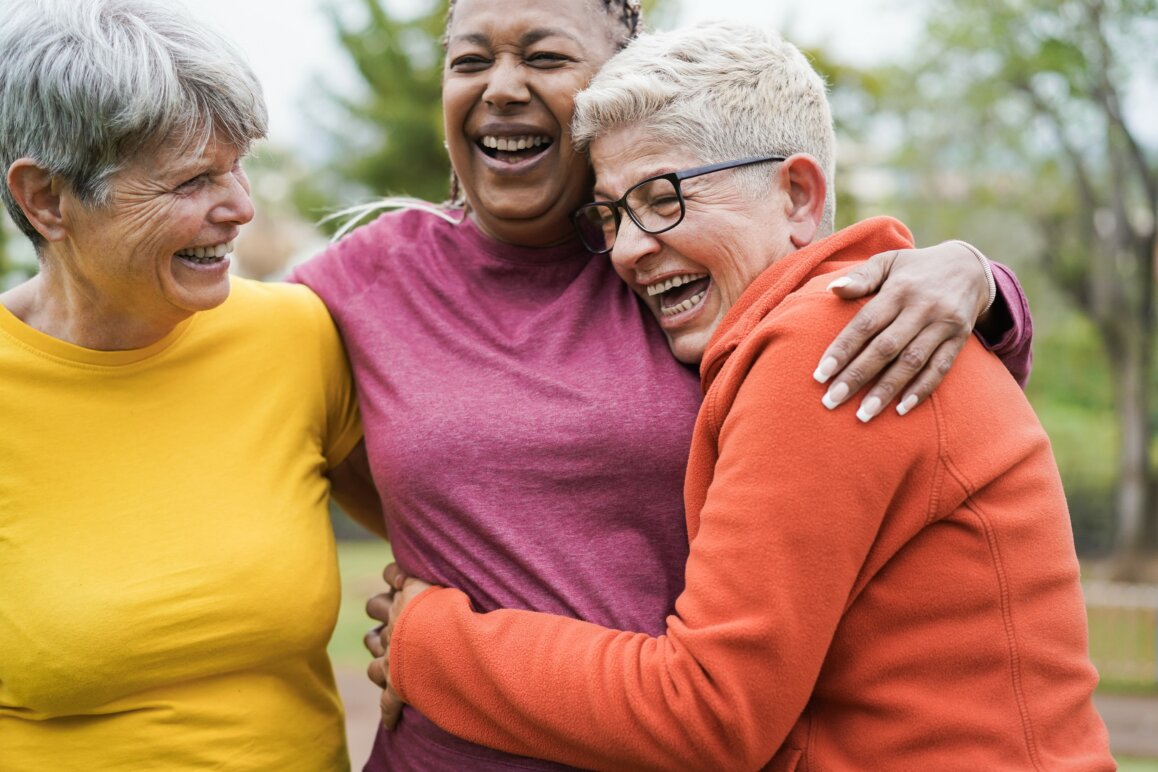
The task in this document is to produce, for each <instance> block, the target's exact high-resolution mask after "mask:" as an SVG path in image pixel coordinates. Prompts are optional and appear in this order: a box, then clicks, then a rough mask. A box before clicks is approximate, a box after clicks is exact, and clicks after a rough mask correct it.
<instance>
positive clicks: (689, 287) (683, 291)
mask: <svg viewBox="0 0 1158 772" xmlns="http://www.w3.org/2000/svg"><path fill="white" fill-rule="evenodd" d="M711 283H712V279H711V277H710V276H709V275H708V274H706V273H685V274H681V275H679V276H671V277H669V278H667V279H664V280H663V281H658V282H656V283H655V284H650V285H648V287H647V295H648V297H653V298H656V299H657V302H658V303H659V312H660V314H662V315H663V316H665V317H666V316H675V315H676V314H682V313H684V312H685V311H690V310H692V309H693V308H695V307H696V306H698V305H699V304H700V303H702V302H704V298H705V297H707V294H708V287H710V286H711Z"/></svg>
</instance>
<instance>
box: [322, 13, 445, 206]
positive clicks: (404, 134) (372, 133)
mask: <svg viewBox="0 0 1158 772" xmlns="http://www.w3.org/2000/svg"><path fill="white" fill-rule="evenodd" d="M335 2H336V0H335ZM351 8H353V9H354V10H357V11H360V15H361V16H362V18H361V19H360V20H359V21H358V22H351V21H348V19H347V17H348V16H349V15H350V13H349V12H350V10H351ZM446 8H447V2H446V0H430V1H429V2H427V3H426V5H425V7H424V9H423V11H422V12H420V13H419V15H417V16H415V17H414V18H409V19H399V18H397V17H396V16H394V15H392V14H391V13H390V12H389V11H388V10H387V8H386V7H385V6H384V5H383V3H382V0H347V1H346V2H343V3H341V5H340V6H339V5H337V4H335V5H331V6H330V9H329V13H330V18H331V19H332V21H333V24H334V28H335V30H336V32H337V34H338V37H339V39H340V40H341V42H342V46H343V47H344V49H345V50H346V52H347V53H348V54H349V56H350V59H351V61H352V62H353V64H354V66H355V67H356V68H357V70H358V72H359V74H360V75H361V76H362V80H363V84H364V86H365V89H366V91H365V93H364V94H363V95H360V96H359V97H354V98H351V97H345V96H339V95H333V97H332V98H333V100H334V101H335V102H336V103H337V105H338V107H339V109H340V112H341V113H342V116H343V118H342V120H341V123H340V125H339V126H337V127H335V128H334V129H333V133H334V138H335V140H337V141H336V146H337V148H338V150H337V154H338V155H337V159H336V163H335V168H336V170H337V171H338V173H339V174H340V175H341V176H342V177H344V178H345V179H346V180H350V181H353V182H356V183H358V184H359V185H360V186H362V188H364V189H365V190H366V191H368V192H369V193H370V194H372V195H385V194H399V195H403V194H404V195H411V196H417V197H419V198H425V199H428V200H431V201H442V200H443V199H445V198H446V195H447V181H448V179H449V175H450V162H449V160H448V159H447V156H446V151H445V149H444V148H443V130H442V109H441V104H440V97H441V83H442V44H441V40H442V34H443V27H444V24H445V20H446Z"/></svg>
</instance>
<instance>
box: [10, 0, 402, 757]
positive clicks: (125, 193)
mask: <svg viewBox="0 0 1158 772" xmlns="http://www.w3.org/2000/svg"><path fill="white" fill-rule="evenodd" d="M6 12H8V13H10V14H11V15H10V16H8V17H7V18H6V19H5V20H4V22H3V24H2V25H0V168H3V169H4V170H5V172H6V175H5V177H4V181H3V184H0V193H2V194H3V199H4V203H5V206H6V207H7V209H8V211H9V213H10V214H11V215H12V216H13V218H14V219H15V221H16V223H17V224H18V226H19V227H20V228H21V229H22V230H23V232H24V233H25V234H26V235H27V236H28V238H29V239H31V240H32V243H33V244H34V245H35V248H36V251H37V254H38V257H39V261H40V273H39V274H38V275H37V276H36V277H34V278H32V279H31V280H29V281H28V282H26V283H24V284H21V285H19V286H17V287H15V288H13V289H11V290H9V291H7V292H4V293H3V294H0V427H2V428H0V652H2V654H0V769H3V770H17V771H21V772H23V771H25V770H27V771H29V772H32V771H36V772H41V771H43V772H48V771H49V770H51V771H52V772H61V771H62V770H85V772H90V771H91V770H133V772H139V771H140V770H153V769H164V770H181V769H228V770H231V771H234V772H236V771H237V770H263V771H264V770H275V769H276V770H281V771H283V772H284V771H285V770H304V771H308V772H319V771H320V770H335V769H345V768H348V766H349V762H348V760H347V756H346V748H345V742H344V730H343V720H342V711H341V707H340V703H339V700H338V695H337V690H336V688H335V684H334V678H333V674H332V672H331V668H330V664H329V661H328V660H327V657H326V651H325V646H326V643H327V641H328V640H329V637H330V634H331V632H332V630H333V626H334V621H335V619H336V615H337V609H338V574H337V565H336V557H335V550H334V544H333V537H332V534H331V531H330V526H329V520H328V516H327V500H328V493H329V490H330V486H331V483H332V482H333V483H335V484H339V483H342V484H345V485H346V486H347V489H351V488H350V486H351V485H353V486H354V487H355V489H357V488H356V483H357V481H358V480H360V479H361V477H360V474H359V471H360V468H362V467H364V451H363V450H362V446H361V436H362V435H361V426H360V423H359V418H358V414H357V409H356V405H355V400H354V393H353V387H352V381H351V377H350V373H349V369H348V366H347V363H346V361H345V359H344V354H343V352H342V349H341V344H340V341H339V338H338V335H337V333H336V331H335V329H334V327H333V324H332V322H331V320H330V318H329V316H328V314H327V313H326V310H325V308H324V307H323V305H322V303H321V301H320V300H318V298H317V297H316V296H314V295H313V294H312V293H311V292H310V291H309V290H307V289H305V288H304V287H300V286H289V285H285V286H269V285H260V284H255V283H251V282H246V281H242V280H238V279H233V280H232V281H231V280H230V278H229V276H228V267H229V253H230V251H231V245H232V242H233V239H234V237H235V236H236V235H237V232H238V229H239V227H240V226H241V225H242V224H243V223H245V222H247V221H248V220H249V219H250V218H251V217H252V215H253V208H252V205H251V203H250V198H249V183H248V181H247V180H246V177H245V173H244V172H243V171H242V169H241V165H240V164H241V158H242V157H243V156H244V155H245V153H246V150H247V147H248V146H249V144H250V142H251V141H252V140H254V139H256V138H259V137H261V136H263V135H264V134H265V131H266V109H265V106H264V104H263V101H262V96H261V89H260V87H259V86H258V83H257V81H256V80H255V78H254V76H253V74H252V72H250V70H249V68H248V67H247V66H246V65H245V64H244V62H243V61H242V59H241V58H240V56H238V55H237V54H236V53H235V52H234V51H233V50H232V49H231V48H230V47H229V46H228V45H227V44H225V43H224V42H223V41H222V40H220V39H219V38H218V37H216V36H215V35H213V34H212V33H211V32H209V31H208V30H206V29H204V28H203V27H202V26H200V25H198V24H197V23H195V22H193V21H190V20H189V19H188V18H186V17H185V16H184V15H182V14H180V13H177V12H175V11H174V10H172V9H171V8H168V7H165V6H163V5H161V4H151V3H149V4H146V3H144V2H140V0H38V1H37V2H31V3H22V4H18V5H11V6H9V8H8V9H7V11H6ZM357 490H359V491H360V493H359V496H358V497H356V498H343V503H344V504H348V505H349V506H348V507H347V508H348V509H352V510H353V511H354V512H355V513H364V514H368V515H369V518H368V519H376V520H377V521H378V522H380V519H379V518H378V517H377V511H376V509H377V508H376V501H375V500H374V499H373V498H372V495H369V496H368V495H366V492H365V491H364V490H362V489H357ZM291 616H292V617H293V618H294V619H295V620H296V623H295V624H294V625H292V626H286V625H284V624H282V623H283V622H284V620H285V619H286V618H287V617H291Z"/></svg>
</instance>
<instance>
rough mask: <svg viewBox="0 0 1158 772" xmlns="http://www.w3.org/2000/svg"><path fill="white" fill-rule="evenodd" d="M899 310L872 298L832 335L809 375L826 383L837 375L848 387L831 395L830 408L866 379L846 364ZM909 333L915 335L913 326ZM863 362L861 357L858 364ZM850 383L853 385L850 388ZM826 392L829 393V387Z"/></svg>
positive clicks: (860, 351)
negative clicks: (832, 400) (835, 395)
mask: <svg viewBox="0 0 1158 772" xmlns="http://www.w3.org/2000/svg"><path fill="white" fill-rule="evenodd" d="M900 310H901V307H900V306H899V305H898V304H896V303H892V302H890V301H888V300H887V299H886V298H884V297H882V296H880V295H878V296H876V297H874V298H873V299H872V300H870V301H869V302H867V303H865V304H864V306H862V307H861V309H860V310H859V311H857V312H856V315H855V316H854V317H853V318H852V319H851V320H849V322H848V324H846V325H845V326H844V329H842V330H841V331H840V332H839V333H837V336H836V338H835V339H834V340H833V341H832V343H830V344H829V345H828V348H827V349H825V350H824V353H823V354H821V356H820V364H819V365H817V367H816V371H815V372H814V373H813V374H812V377H813V378H814V379H815V380H816V381H817V382H819V383H827V382H828V380H829V379H830V378H832V377H833V376H835V375H841V376H842V378H841V380H842V381H844V383H845V385H846V386H847V387H848V391H847V393H844V394H841V395H837V397H835V398H834V399H835V402H834V404H832V405H831V407H836V406H837V405H839V404H840V403H841V402H844V400H846V399H848V397H849V395H851V394H854V393H856V390H857V389H858V388H860V387H861V386H863V385H864V383H865V380H866V379H865V378H864V375H863V374H861V373H849V372H848V368H849V367H850V363H851V362H854V361H855V359H856V358H857V355H858V354H861V355H862V356H863V353H862V352H863V351H864V349H865V348H866V344H868V343H869V342H870V341H875V340H876V339H877V338H879V337H880V333H881V331H882V330H884V329H886V328H887V327H888V326H889V325H891V324H892V323H893V322H894V321H895V320H896V318H897V314H898V313H899V312H900ZM913 332H914V334H915V332H916V330H915V329H914V331H913ZM910 337H911V336H910ZM892 340H893V339H891V338H890V339H888V340H885V341H881V343H880V344H879V345H878V349H881V348H882V347H884V346H886V345H887V344H888V343H889V342H890V341H892ZM905 342H907V341H905ZM896 343H899V341H896ZM899 350H900V347H899V346H898V348H897V351H899ZM866 361H867V360H862V362H861V367H863V366H864V364H865V362H866ZM877 370H878V371H879V370H880V368H879V367H878V368H877ZM854 384H855V385H856V388H853V386H854ZM836 386H837V384H835V383H834V384H833V387H834V388H835V387H836ZM829 391H830V392H831V391H832V389H830V390H829ZM825 404H826V405H827V404H828V403H825Z"/></svg>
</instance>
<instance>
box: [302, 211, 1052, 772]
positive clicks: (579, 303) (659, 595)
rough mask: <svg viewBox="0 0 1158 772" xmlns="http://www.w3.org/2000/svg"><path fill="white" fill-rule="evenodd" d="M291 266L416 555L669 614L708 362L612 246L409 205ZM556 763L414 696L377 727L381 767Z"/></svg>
mask: <svg viewBox="0 0 1158 772" xmlns="http://www.w3.org/2000/svg"><path fill="white" fill-rule="evenodd" d="M454 216H455V217H456V218H458V217H461V213H457V212H456V213H454ZM997 268H998V270H997V271H996V272H995V274H996V276H997V280H998V282H999V285H1000V287H1001V290H1002V294H1003V302H1006V304H1007V307H1008V308H1009V310H1010V314H1011V316H1012V318H1013V327H1012V328H1011V329H1010V330H1009V331H1007V333H1006V335H1004V337H1003V339H1002V340H1001V341H999V342H998V344H997V346H996V350H997V351H998V353H999V355H1001V356H1002V357H1003V359H1005V361H1006V365H1007V367H1009V368H1010V369H1011V370H1012V371H1013V372H1014V373H1015V375H1016V376H1018V377H1019V380H1022V381H1023V382H1024V378H1025V376H1026V375H1027V373H1028V363H1029V338H1030V327H1029V315H1028V309H1027V308H1026V306H1025V300H1024V295H1023V294H1022V293H1021V291H1020V288H1019V287H1018V286H1017V282H1016V279H1014V278H1013V277H1012V275H1010V274H1008V273H1007V272H1006V271H1004V270H1003V269H1002V268H1001V267H1000V266H997ZM293 278H294V279H295V280H297V281H301V282H303V283H305V284H307V285H308V286H310V287H311V288H313V290H314V291H315V292H317V293H318V295H320V296H321V298H322V300H324V301H325V303H326V306H327V307H328V308H329V309H330V313H331V314H332V315H333V317H334V319H335V321H336V322H337V325H338V327H339V329H340V330H341V333H342V337H343V339H344V341H345V344H346V348H347V350H348V352H349V355H350V360H351V363H352V365H353V369H354V375H355V379H356V382H357V387H358V392H359V401H360V403H361V408H362V418H363V422H364V424H365V428H366V443H367V447H368V450H369V454H370V464H371V467H372V470H373V473H374V481H375V483H376V484H377V486H378V490H379V491H380V493H381V496H382V501H383V505H384V511H385V518H386V523H387V526H388V527H389V530H390V538H391V542H392V544H393V549H394V556H395V558H396V559H397V561H398V563H399V564H400V565H401V566H402V568H403V569H404V570H405V571H406V572H407V573H409V574H413V575H414V576H418V577H421V578H423V579H426V580H428V581H431V582H434V583H436V584H442V585H448V586H452V587H457V588H459V589H461V590H463V591H464V592H466V593H467V595H469V596H470V598H471V599H472V601H473V602H474V605H475V607H476V608H477V609H478V610H480V611H488V610H491V609H495V608H500V607H501V608H520V609H531V610H535V611H544V612H550V613H555V614H562V615H566V616H570V617H577V618H580V619H585V620H588V621H591V622H594V623H596V624H599V625H602V626H605V627H612V628H617V629H623V630H631V631H638V632H645V633H648V634H650V635H659V634H661V633H663V631H664V630H665V629H666V623H665V617H666V616H667V614H669V613H670V612H671V611H672V608H673V605H674V601H675V598H676V596H677V595H679V593H680V591H681V590H682V588H683V569H684V563H685V561H686V559H687V552H688V546H687V531H686V527H685V521H684V513H683V476H684V469H685V466H686V463H687V455H688V449H689V447H690V444H691V434H692V426H693V424H694V422H695V414H696V411H697V409H698V407H699V402H700V389H699V378H698V375H697V373H696V372H695V371H694V370H692V369H689V368H687V367H685V366H683V365H681V364H679V363H678V362H676V360H675V359H674V358H673V357H672V355H671V353H670V352H669V349H668V346H667V343H666V341H665V339H664V337H663V334H662V333H661V332H660V331H659V328H658V326H657V325H656V324H655V322H654V320H653V319H652V318H651V315H650V313H649V312H648V311H647V310H646V309H645V308H643V306H642V305H641V304H640V303H639V302H638V301H637V299H636V298H635V296H634V295H633V294H632V293H631V291H630V290H629V289H628V288H627V287H626V285H625V284H623V283H622V282H621V281H620V280H619V278H618V277H617V276H616V275H615V272H614V271H613V270H612V268H611V263H610V261H609V260H608V259H606V258H604V257H592V256H591V255H589V254H588V253H587V252H586V251H585V250H584V249H583V248H582V247H580V246H579V244H578V243H577V242H574V241H573V242H568V243H567V244H564V245H562V246H559V247H553V248H547V249H532V248H526V247H517V246H512V245H508V244H502V243H499V242H496V241H494V240H492V239H490V238H488V237H486V236H484V235H483V234H481V233H480V232H479V231H478V229H477V228H476V227H475V225H474V224H473V223H471V222H470V221H466V222H463V223H462V224H460V225H453V224H451V223H449V222H447V221H446V220H444V219H442V218H441V217H438V216H436V215H433V214H431V213H429V212H425V211H421V210H409V211H402V212H395V213H391V214H387V215H384V216H382V217H380V218H379V219H378V220H376V221H375V222H373V223H371V224H370V225H367V226H365V227H362V228H359V229H358V230H356V231H354V233H352V234H351V235H350V236H348V237H347V238H345V239H344V240H342V241H341V242H339V243H337V244H335V245H333V246H331V247H330V248H329V249H328V250H327V251H326V252H325V253H323V254H322V255H321V256H319V257H318V258H316V259H314V260H312V261H310V262H309V263H306V264H305V265H303V266H300V267H299V268H298V269H297V270H296V271H295V274H294V277H293ZM800 377H801V378H808V377H810V374H809V373H801V375H800ZM817 399H819V392H818V397H817ZM594 709H597V707H595V708H594ZM560 768H561V767H560V766H559V765H556V764H552V763H550V762H545V761H539V760H534V759H528V758H524V757H520V756H511V755H508V754H505V753H502V752H500V751H495V750H492V749H489V748H485V747H483V746H479V745H475V744H473V743H470V742H467V741H465V740H462V739H459V738H457V737H455V736H453V735H451V734H449V733H447V732H444V731H442V730H441V729H439V728H438V727H436V726H435V725H434V724H432V723H431V722H430V721H428V720H427V719H425V718H424V717H423V716H422V715H421V714H419V713H418V711H416V710H414V709H413V708H412V707H410V706H407V707H406V708H405V710H404V712H403V717H402V720H401V721H400V722H399V724H398V727H397V728H396V729H395V730H394V731H391V732H387V731H384V730H379V733H378V738H377V740H376V742H375V746H374V751H373V754H372V756H371V760H370V762H369V764H368V765H367V767H366V769H367V770H375V771H376V770H386V769H391V770H416V771H417V770H424V771H432V770H433V771H436V770H460V769H471V770H497V769H560Z"/></svg>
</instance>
